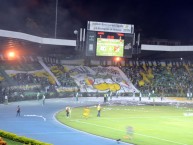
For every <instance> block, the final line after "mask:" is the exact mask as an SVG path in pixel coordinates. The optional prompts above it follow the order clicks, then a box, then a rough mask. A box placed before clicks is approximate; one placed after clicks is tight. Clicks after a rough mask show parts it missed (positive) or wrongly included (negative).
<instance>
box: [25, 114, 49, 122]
mask: <svg viewBox="0 0 193 145" xmlns="http://www.w3.org/2000/svg"><path fill="white" fill-rule="evenodd" d="M23 116H24V117H39V118H42V119H43V120H44V121H46V118H45V117H43V116H41V115H35V114H33V115H23Z"/></svg>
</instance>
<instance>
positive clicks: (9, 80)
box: [0, 67, 17, 86]
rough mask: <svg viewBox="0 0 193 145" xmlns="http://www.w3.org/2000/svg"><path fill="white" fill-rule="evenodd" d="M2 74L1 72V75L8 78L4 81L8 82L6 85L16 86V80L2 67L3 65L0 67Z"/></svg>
mask: <svg viewBox="0 0 193 145" xmlns="http://www.w3.org/2000/svg"><path fill="white" fill-rule="evenodd" d="M0 74H1V75H2V76H3V77H4V79H5V80H6V81H4V82H6V84H5V85H7V86H14V85H16V84H17V83H16V82H15V81H14V80H12V79H11V78H10V77H9V75H8V74H7V73H6V72H5V70H4V69H2V68H1V67H0Z"/></svg>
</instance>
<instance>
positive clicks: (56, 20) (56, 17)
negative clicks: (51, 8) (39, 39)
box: [54, 0, 58, 38]
mask: <svg viewBox="0 0 193 145" xmlns="http://www.w3.org/2000/svg"><path fill="white" fill-rule="evenodd" d="M57 23H58V0H56V16H55V29H54V38H56V37H57Z"/></svg>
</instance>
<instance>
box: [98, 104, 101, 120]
mask: <svg viewBox="0 0 193 145" xmlns="http://www.w3.org/2000/svg"><path fill="white" fill-rule="evenodd" d="M97 111H98V114H97V117H100V116H101V105H100V104H99V105H98V106H97Z"/></svg>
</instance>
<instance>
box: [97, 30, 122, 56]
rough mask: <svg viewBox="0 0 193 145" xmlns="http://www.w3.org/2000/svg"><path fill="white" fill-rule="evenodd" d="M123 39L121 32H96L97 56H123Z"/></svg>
mask: <svg viewBox="0 0 193 145" xmlns="http://www.w3.org/2000/svg"><path fill="white" fill-rule="evenodd" d="M123 52H124V39H123V34H118V33H108V32H98V35H97V47H96V55H97V56H119V57H123Z"/></svg>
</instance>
